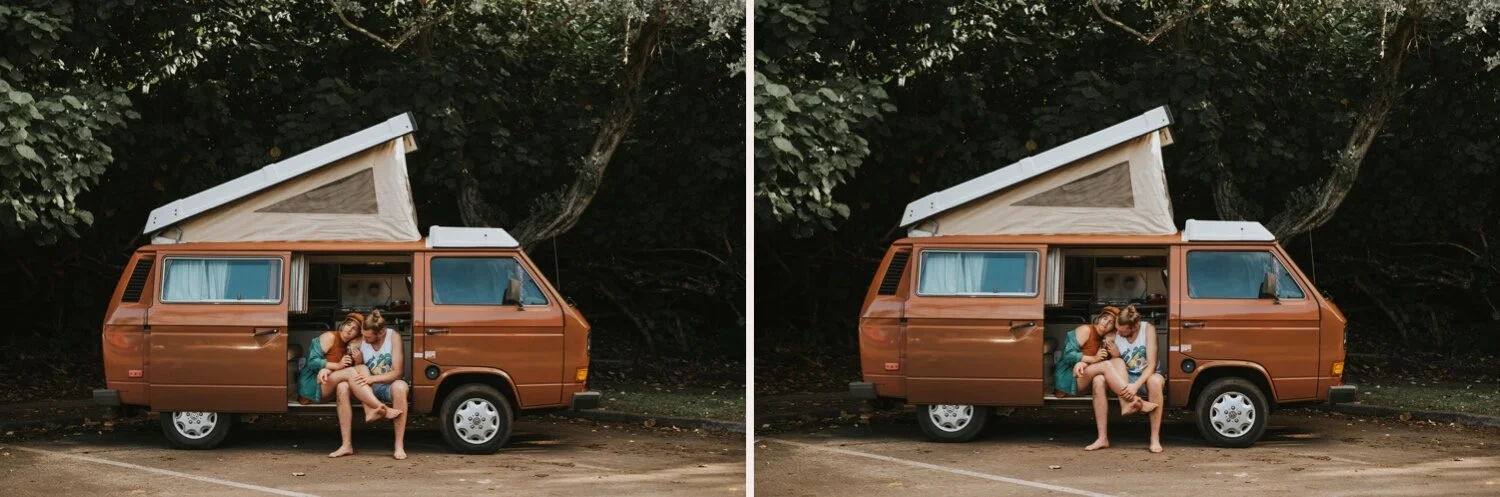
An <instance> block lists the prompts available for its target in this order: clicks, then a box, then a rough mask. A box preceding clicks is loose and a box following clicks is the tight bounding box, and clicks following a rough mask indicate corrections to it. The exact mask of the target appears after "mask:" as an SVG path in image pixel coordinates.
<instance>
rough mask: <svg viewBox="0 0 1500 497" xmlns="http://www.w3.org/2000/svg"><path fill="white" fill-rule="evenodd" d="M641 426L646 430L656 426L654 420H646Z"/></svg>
mask: <svg viewBox="0 0 1500 497" xmlns="http://www.w3.org/2000/svg"><path fill="white" fill-rule="evenodd" d="M641 424H642V425H644V426H645V427H647V428H650V427H653V426H656V418H651V419H648V420H646V422H644V423H641Z"/></svg>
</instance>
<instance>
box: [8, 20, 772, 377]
mask: <svg viewBox="0 0 1500 497" xmlns="http://www.w3.org/2000/svg"><path fill="white" fill-rule="evenodd" d="M21 5H22V6H19V7H0V26H4V27H5V29H4V31H0V43H3V45H4V47H5V48H4V50H5V53H4V54H3V56H4V59H0V71H4V72H0V114H3V116H0V118H3V119H6V121H5V125H4V127H0V141H3V143H4V146H3V147H0V177H3V178H5V179H4V183H3V185H0V229H3V230H4V231H3V233H4V235H5V239H4V241H3V243H4V244H5V247H6V249H5V251H6V254H7V255H8V257H6V258H4V259H0V275H3V276H4V277H5V279H6V280H7V281H8V282H9V283H10V284H8V285H6V289H7V290H5V291H4V296H3V297H0V301H3V302H5V309H6V310H7V312H6V314H7V315H8V316H9V317H10V322H11V323H12V324H11V328H12V330H11V331H10V332H8V333H6V338H4V339H0V344H3V345H5V347H4V348H5V350H6V352H7V354H20V355H28V354H29V355H33V356H48V355H49V354H51V353H54V352H56V351H58V350H63V349H75V348H80V347H82V348H85V350H89V349H94V348H96V347H97V342H98V333H99V320H100V318H101V317H102V316H103V313H104V307H105V305H106V300H107V298H108V296H109V295H110V293H111V292H112V291H113V290H114V288H115V285H116V283H117V281H118V278H119V276H120V271H121V265H122V264H123V263H124V262H125V261H126V259H127V258H128V257H129V255H130V253H131V251H133V250H134V248H135V247H137V246H139V245H141V244H142V243H143V242H144V241H145V239H144V238H143V237H141V236H140V235H139V232H140V228H141V226H143V225H144V222H145V219H146V214H147V213H148V212H149V211H150V209H152V208H154V207H156V206H158V205H161V204H165V203H167V202H170V201H172V200H174V199H177V198H181V197H184V196H187V195H190V194H192V193H195V192H198V191H201V190H203V189H204V188H207V187H210V186H213V185H215V184H218V183H221V182H223V181H226V180H228V179H231V178H234V177H236V176H239V175H242V174H245V173H247V172H249V171H252V170H254V169H256V168H259V167H261V166H264V165H266V164H268V163H271V162H274V161H276V160H278V159H281V158H285V157H288V156H290V155H292V154H295V153H298V152H301V151H303V150H307V149H309V148H311V147H313V146H316V145H318V144H321V143H323V142H326V141H328V140H331V139H334V138H337V137H339V136H342V135H344V134H347V133H350V132H352V131H355V130H358V129H362V128H364V127H367V126H370V125H372V124H375V123H378V122H381V121H383V120H385V119H386V118H388V117H390V116H393V115H396V114H399V113H402V112H408V111H409V112H411V113H412V115H413V116H414V119H415V121H416V124H417V127H418V131H417V133H416V137H417V142H418V144H419V150H418V151H416V152H414V153H413V154H412V155H410V156H409V157H408V159H409V168H410V171H411V176H412V188H413V194H414V197H415V198H416V201H417V204H418V205H417V211H418V221H419V223H421V225H422V226H423V229H424V231H425V228H426V226H430V225H434V224H439V225H461V224H463V222H464V221H465V219H464V218H465V216H464V215H463V213H462V212H461V210H462V209H461V207H460V205H459V204H460V202H459V199H460V197H461V195H460V191H461V190H462V189H463V188H462V187H463V185H464V184H465V182H466V181H469V182H472V183H470V184H472V185H473V186H474V191H477V192H482V194H483V196H482V204H478V206H477V207H478V208H481V209H482V210H483V211H484V212H485V214H486V216H487V217H486V219H487V220H488V221H490V222H493V223H495V224H497V225H500V226H506V227H514V226H515V225H517V224H520V223H523V222H527V220H529V219H533V218H540V217H545V216H549V215H553V214H552V213H555V212H559V211H561V210H563V207H566V206H562V205H559V204H560V203H562V202H563V199H564V198H565V196H564V194H562V193H558V192H566V191H579V192H582V194H583V195H586V198H587V202H585V204H584V205H586V206H588V208H587V209H586V210H580V211H579V213H580V214H581V215H579V216H577V217H576V218H573V219H568V220H567V221H568V222H567V223H565V225H564V228H563V229H560V230H554V231H552V232H549V233H547V234H546V235H545V236H533V237H529V238H525V239H524V240H526V241H527V242H528V248H529V251H530V253H531V255H532V258H533V259H535V260H536V261H537V262H538V264H539V265H541V266H542V267H543V268H544V272H545V273H547V276H548V277H549V278H550V279H552V281H553V282H554V283H556V284H558V285H559V286H560V289H561V290H562V291H563V293H564V294H565V295H567V296H568V297H570V298H573V299H576V300H577V302H578V304H579V306H580V308H581V309H583V310H584V313H585V315H586V316H587V317H589V319H590V320H591V321H592V322H593V323H594V324H595V326H596V329H597V330H599V334H600V335H599V336H600V338H601V340H602V341H603V342H604V343H611V342H618V343H622V344H629V343H638V344H643V345H649V346H650V347H651V348H652V349H653V351H654V352H655V353H657V354H666V355H685V356H697V355H701V354H710V355H720V354H722V355H727V356H730V357H734V356H737V355H738V353H739V351H741V350H743V349H742V348H741V344H742V343H743V342H742V340H743V336H744V322H743V320H742V319H741V317H740V313H741V309H742V307H743V304H742V303H743V301H744V290H743V288H744V269H743V267H744V246H745V245H744V244H745V240H744V233H743V222H742V220H743V219H744V207H743V204H742V203H739V202H731V201H725V199H734V198H738V197H740V196H741V195H742V193H740V192H742V191H743V184H744V183H743V178H744V176H743V174H744V172H743V157H744V150H745V149H744V146H745V144H744V143H743V136H744V131H743V129H744V128H743V116H744V99H743V88H744V85H743V79H742V78H743V77H744V73H743V69H742V68H743V67H744V61H743V47H744V43H743V30H744V22H743V19H742V15H740V14H741V13H742V10H738V9H736V8H734V7H735V6H736V5H738V4H737V3H735V2H725V1H721V0H711V1H710V0H675V1H673V0H661V1H646V0H642V1H624V0H611V1H595V2H566V3H553V2H525V1H505V0H494V1H476V2H439V1H417V2H408V1H395V2H348V1H344V2H338V3H330V2H327V1H324V0H278V1H271V2H210V3H203V2H132V1H129V0H126V1H112V2H103V3H95V2H88V3H72V2H56V1H42V0H36V1H30V2H21ZM84 5H87V7H84ZM339 14H343V16H344V18H345V19H347V20H348V22H347V23H346V22H344V21H343V20H341V19H340V15H339ZM17 26H20V27H21V28H22V29H17ZM28 26H29V27H28ZM648 27H649V29H648ZM647 32H649V33H653V34H654V35H655V36H657V38H655V39H653V40H651V41H652V42H653V44H651V45H649V46H648V48H649V50H645V52H646V53H630V51H629V50H630V48H632V47H636V46H641V45H640V43H641V42H642V40H641V39H640V38H641V36H642V35H641V33H647ZM377 39H378V40H377ZM397 41H399V43H397ZM632 62H635V63H638V65H632ZM632 68H633V69H640V70H641V71H643V72H641V73H640V74H639V76H640V77H639V79H638V80H637V82H636V83H633V84H635V86H630V84H628V83H629V82H630V81H632V80H631V79H630V78H628V77H625V76H623V74H624V73H625V72H626V70H627V69H632ZM622 95H623V97H622ZM626 97H630V98H633V99H634V100H632V103H633V104H634V105H633V106H631V112H629V113H622V112H618V109H620V108H622V107H623V106H622V105H620V101H621V100H622V98H626ZM33 109H34V110H33ZM136 113H139V115H137V114H136ZM622 115H623V116H624V117H625V118H624V119H621V116H622ZM18 123H19V124H18ZM606 128H608V129H611V130H615V131H618V132H619V134H618V135H617V136H614V138H615V141H614V142H612V143H611V140H603V141H604V142H606V145H610V146H608V147H604V149H605V151H607V152H608V153H606V154H602V155H600V154H597V153H595V152H596V151H597V150H598V147H596V146H595V144H596V143H598V142H600V139H599V136H601V134H602V131H601V130H603V129H606ZM18 143H20V144H28V143H29V144H30V145H29V148H22V147H20V146H16V144H18ZM613 143H618V146H613ZM601 158H602V161H600V160H594V159H601ZM591 160H592V162H590V161H591ZM605 165H607V166H608V168H607V169H605V168H604V166H605ZM18 178H19V179H20V181H17V179H18ZM580 178H582V179H583V180H586V181H580ZM577 184H582V185H584V187H583V188H581V189H580V188H574V189H573V190H569V188H570V187H571V185H577ZM596 184H597V188H593V187H592V186H593V185H596ZM58 199H60V200H58ZM471 205H473V204H471ZM538 213H540V214H538ZM554 218H555V216H554V217H548V218H547V219H554ZM90 220H92V223H91V225H90ZM568 228H571V229H568ZM75 235H76V236H75ZM38 338H41V340H36V339H38ZM23 343H25V344H26V346H25V347H21V346H20V344H23ZM598 349H600V347H596V351H597V353H599V354H602V355H603V356H605V357H608V356H609V352H608V349H604V350H598ZM87 357H88V356H87V355H84V356H83V357H82V359H84V360H87Z"/></svg>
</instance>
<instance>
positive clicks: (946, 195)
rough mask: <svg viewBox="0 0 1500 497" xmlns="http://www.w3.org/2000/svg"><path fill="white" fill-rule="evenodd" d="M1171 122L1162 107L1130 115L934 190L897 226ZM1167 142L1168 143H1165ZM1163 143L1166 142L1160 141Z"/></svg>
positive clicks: (908, 208) (909, 208) (912, 205)
mask: <svg viewBox="0 0 1500 497" xmlns="http://www.w3.org/2000/svg"><path fill="white" fill-rule="evenodd" d="M1171 124H1172V114H1171V112H1170V111H1168V110H1167V107H1166V106H1162V107H1157V108H1155V109H1151V110H1150V111H1147V112H1146V113H1145V114H1141V115H1139V116H1136V117H1133V118H1130V119H1128V120H1125V121H1123V122H1120V123H1119V124H1115V125H1114V126H1110V127H1108V128H1105V129H1103V130H1101V131H1098V132H1095V133H1092V134H1090V135H1088V136H1084V137H1082V138H1079V139H1076V140H1073V141H1070V142H1067V143H1064V144H1062V145H1059V146H1057V147H1055V148H1052V149H1049V150H1047V151H1045V152H1042V153H1039V154H1036V155H1033V156H1031V157H1027V158H1024V159H1021V160H1020V161H1017V162H1015V163H1013V164H1010V165H1008V166H1005V167H1002V168H999V169H996V170H994V171H991V172H989V173H986V174H985V175H983V176H979V177H977V178H974V179H971V180H969V181H965V182H963V183H960V184H958V185H955V186H953V187H951V188H948V189H946V190H943V191H939V192H935V193H932V194H930V195H927V196H925V197H922V198H921V199H918V200H917V201H915V202H912V203H910V204H907V206H906V213H905V214H904V215H903V216H902V217H901V226H902V227H903V228H910V227H911V226H912V225H914V224H917V223H919V222H921V221H923V220H926V219H929V218H932V217H934V216H936V215H938V214H940V213H943V212H945V211H948V210H951V209H954V208H957V207H959V206H962V205H964V204H967V203H970V202H973V201H975V200H978V199H980V198H983V197H986V196H988V195H990V194H992V193H995V192H998V191H1000V190H1004V189H1006V188H1009V187H1012V186H1015V185H1017V184H1020V183H1023V182H1026V181H1028V180H1031V179H1033V178H1036V177H1038V176H1041V175H1043V174H1045V173H1047V172H1049V171H1052V170H1054V169H1057V168H1059V167H1062V166H1066V165H1068V164H1072V163H1075V162H1077V161H1079V160H1081V159H1084V158H1086V157H1089V156H1091V155H1094V154H1096V153H1099V152H1101V151H1104V150H1107V149H1110V148H1111V147H1115V146H1117V145H1120V144H1122V143H1125V142H1127V141H1130V140H1132V139H1135V138H1138V137H1141V136H1144V135H1146V134H1148V133H1151V132H1153V131H1156V130H1159V129H1162V128H1165V127H1167V126H1170V125H1171ZM1168 143H1169V142H1168ZM1162 144H1163V145H1165V144H1166V143H1162Z"/></svg>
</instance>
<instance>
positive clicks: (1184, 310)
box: [1173, 243, 1326, 402]
mask: <svg viewBox="0 0 1500 497" xmlns="http://www.w3.org/2000/svg"><path fill="white" fill-rule="evenodd" d="M1196 251H1232V252H1268V253H1270V254H1271V255H1272V257H1274V258H1275V259H1276V260H1278V261H1280V263H1281V264H1282V266H1283V267H1286V268H1292V267H1293V266H1292V264H1291V263H1290V261H1289V260H1287V259H1286V258H1285V257H1284V255H1283V254H1282V253H1281V252H1280V251H1279V250H1276V247H1275V245H1273V244H1270V243H1263V244H1220V245H1216V246H1202V247H1200V246H1196V245H1186V246H1180V247H1178V249H1177V250H1176V251H1174V253H1175V254H1176V255H1179V257H1177V261H1174V264H1173V266H1174V267H1177V268H1179V272H1180V273H1181V274H1182V275H1183V277H1184V278H1185V280H1184V281H1183V283H1185V284H1180V285H1176V289H1174V290H1173V293H1174V297H1176V299H1177V302H1178V305H1179V309H1180V312H1179V319H1180V325H1179V327H1180V329H1181V334H1180V342H1179V345H1178V350H1179V351H1180V352H1181V353H1183V354H1184V355H1187V356H1189V357H1193V358H1195V359H1196V360H1198V361H1200V362H1202V361H1211V360H1238V361H1244V362H1250V363H1255V364H1259V365H1261V367H1262V368H1264V370H1265V371H1266V373H1267V376H1268V377H1269V378H1270V380H1271V385H1272V386H1273V388H1274V389H1275V393H1276V395H1275V397H1273V398H1275V399H1276V401H1277V402H1287V401H1296V400H1309V399H1313V398H1315V397H1316V396H1317V395H1318V394H1317V390H1318V376H1320V375H1319V371H1318V370H1319V368H1318V367H1317V366H1318V364H1319V362H1318V349H1319V345H1320V343H1319V333H1320V322H1319V316H1320V314H1321V312H1320V311H1321V302H1319V300H1318V297H1317V295H1316V294H1317V292H1316V290H1315V289H1313V288H1312V287H1311V286H1309V285H1307V284H1306V282H1303V281H1298V282H1297V283H1298V284H1299V285H1300V286H1301V288H1302V293H1303V297H1302V298H1286V299H1280V300H1276V299H1270V298H1193V297H1192V296H1191V292H1190V291H1189V286H1190V285H1191V284H1192V283H1191V281H1192V278H1193V275H1191V274H1188V271H1187V259H1188V257H1190V256H1191V255H1192V254H1193V253H1194V252H1196ZM1288 271H1290V272H1291V274H1292V275H1293V277H1294V279H1297V278H1296V277H1297V276H1298V274H1297V273H1296V272H1295V271H1294V270H1292V269H1288ZM1325 374H1326V373H1325Z"/></svg>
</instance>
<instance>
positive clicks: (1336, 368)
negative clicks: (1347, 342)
mask: <svg viewBox="0 0 1500 497" xmlns="http://www.w3.org/2000/svg"><path fill="white" fill-rule="evenodd" d="M1333 375H1334V376H1343V375H1344V361H1338V362H1335V363H1333Z"/></svg>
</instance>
